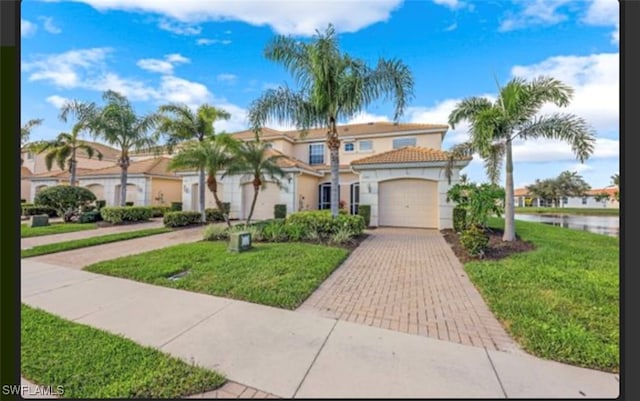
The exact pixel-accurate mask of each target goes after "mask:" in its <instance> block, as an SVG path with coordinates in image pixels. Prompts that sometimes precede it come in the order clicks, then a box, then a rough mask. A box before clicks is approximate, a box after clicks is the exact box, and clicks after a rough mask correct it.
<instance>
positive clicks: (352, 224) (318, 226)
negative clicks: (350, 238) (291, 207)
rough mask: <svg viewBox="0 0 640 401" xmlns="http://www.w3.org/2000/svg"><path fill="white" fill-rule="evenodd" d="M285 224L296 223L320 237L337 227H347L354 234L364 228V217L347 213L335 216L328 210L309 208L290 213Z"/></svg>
mask: <svg viewBox="0 0 640 401" xmlns="http://www.w3.org/2000/svg"><path fill="white" fill-rule="evenodd" d="M285 224H287V225H290V224H293V225H298V226H300V227H301V229H302V230H303V231H304V232H309V231H316V232H317V233H318V235H320V236H321V237H325V238H329V237H330V236H331V235H333V234H335V233H336V232H338V230H339V229H341V228H344V229H348V230H349V231H351V232H352V233H353V235H354V236H357V235H360V234H362V232H363V231H364V229H365V223H364V218H363V217H362V216H354V215H348V214H339V215H338V216H336V217H335V218H333V217H332V216H331V212H330V211H328V210H310V211H303V212H297V213H292V214H291V215H289V217H287V219H286V220H285Z"/></svg>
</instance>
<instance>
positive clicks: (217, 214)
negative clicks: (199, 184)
mask: <svg viewBox="0 0 640 401" xmlns="http://www.w3.org/2000/svg"><path fill="white" fill-rule="evenodd" d="M204 212H205V213H206V215H207V222H208V223H216V222H220V221H224V216H223V215H222V212H221V211H219V210H218V209H205V210H204Z"/></svg>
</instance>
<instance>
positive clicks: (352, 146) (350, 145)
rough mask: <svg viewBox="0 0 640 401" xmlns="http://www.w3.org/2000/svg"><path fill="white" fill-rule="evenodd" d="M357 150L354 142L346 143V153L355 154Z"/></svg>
mask: <svg viewBox="0 0 640 401" xmlns="http://www.w3.org/2000/svg"><path fill="white" fill-rule="evenodd" d="M354 150H356V145H355V144H354V143H353V142H345V144H344V151H345V152H353V151H354Z"/></svg>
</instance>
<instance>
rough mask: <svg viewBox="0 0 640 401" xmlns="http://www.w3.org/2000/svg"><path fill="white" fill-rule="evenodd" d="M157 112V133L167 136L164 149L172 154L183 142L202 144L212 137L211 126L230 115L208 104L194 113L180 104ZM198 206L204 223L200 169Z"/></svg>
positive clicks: (202, 171) (202, 186)
mask: <svg viewBox="0 0 640 401" xmlns="http://www.w3.org/2000/svg"><path fill="white" fill-rule="evenodd" d="M159 112H160V113H162V114H163V115H162V117H161V118H160V122H159V124H158V131H159V132H160V133H162V134H165V135H168V139H167V143H166V145H165V146H166V148H167V150H168V152H169V153H172V152H173V148H174V147H175V146H176V145H177V144H179V143H180V142H183V141H188V140H193V139H195V140H197V141H198V142H203V141H204V140H205V139H206V138H210V137H213V135H214V134H215V132H214V128H213V124H214V123H215V122H216V121H218V120H228V119H229V118H231V115H230V114H229V113H227V112H226V111H225V110H222V109H217V108H215V107H213V106H210V105H208V104H203V105H201V106H200V107H198V110H197V111H196V112H195V113H194V112H193V111H192V110H191V109H190V108H189V106H187V105H181V104H168V105H164V106H160V108H159ZM199 173H200V174H199V181H198V190H199V201H200V203H199V206H200V213H201V214H202V222H203V223H204V222H206V220H207V216H206V213H205V196H204V194H205V188H204V182H205V169H204V167H203V168H200V171H199Z"/></svg>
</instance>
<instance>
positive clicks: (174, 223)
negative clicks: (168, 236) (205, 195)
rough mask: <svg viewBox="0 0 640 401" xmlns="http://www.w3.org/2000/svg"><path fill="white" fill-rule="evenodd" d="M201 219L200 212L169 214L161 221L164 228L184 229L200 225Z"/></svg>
mask: <svg viewBox="0 0 640 401" xmlns="http://www.w3.org/2000/svg"><path fill="white" fill-rule="evenodd" d="M201 218H202V215H201V214H200V212H169V213H167V214H165V215H164V219H163V220H162V221H163V223H164V226H165V227H184V226H189V225H192V224H200V219H201Z"/></svg>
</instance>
